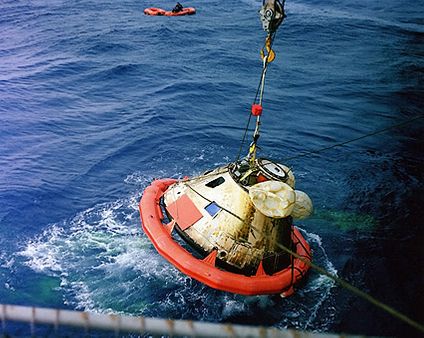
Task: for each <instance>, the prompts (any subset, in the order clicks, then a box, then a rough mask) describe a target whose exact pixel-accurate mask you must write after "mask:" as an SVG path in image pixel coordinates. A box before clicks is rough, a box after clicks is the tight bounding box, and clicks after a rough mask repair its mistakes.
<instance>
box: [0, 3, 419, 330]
mask: <svg viewBox="0 0 424 338" xmlns="http://www.w3.org/2000/svg"><path fill="white" fill-rule="evenodd" d="M156 5H158V3H157V2H156V3H155V2H151V1H145V0H141V1H131V0H123V1H101V0H98V1H76V0H70V1H62V0H49V1H44V0H38V1H29V0H27V1H23V0H13V1H12V0H9V1H6V0H1V1H0V32H1V34H0V234H1V236H0V303H10V304H21V305H35V306H48V307H58V308H65V309H78V310H90V311H95V312H100V313H117V314H129V315H145V316H155V317H162V318H174V319H181V318H183V319H194V320H205V321H212V322H232V323H243V324H252V325H270V326H274V327H277V328H297V329H304V330H311V331H319V332H345V333H351V334H367V335H390V336H399V337H401V336H402V337H403V336H405V337H411V336H418V333H417V332H416V331H415V330H414V329H412V328H410V327H409V326H407V325H406V324H403V323H402V322H400V321H399V320H397V319H394V318H392V317H391V316H390V315H388V314H386V313H384V312H382V311H381V310H379V309H377V308H375V307H374V306H373V305H370V304H368V303H367V302H365V301H363V300H360V299H358V298H357V297H356V296H354V295H352V294H351V293H349V292H348V291H346V290H343V289H341V288H340V287H338V286H336V285H335V284H334V282H332V281H330V280H328V279H327V278H325V277H322V276H319V275H318V274H317V273H314V272H312V273H311V274H310V275H309V277H308V279H307V280H306V282H305V283H304V284H303V285H302V286H300V287H299V288H298V290H297V292H296V294H295V295H294V296H292V297H290V298H288V299H280V298H279V297H278V296H261V297H244V296H239V295H232V294H228V293H224V292H220V291H216V290H212V289H210V288H208V287H206V286H203V285H202V284H200V283H198V282H196V281H194V280H192V279H190V278H188V277H186V276H184V275H183V274H182V273H180V272H179V271H178V270H176V269H175V268H174V267H172V266H171V265H170V264H168V263H167V262H166V261H165V260H164V259H163V258H161V256H159V254H157V253H156V251H155V250H154V248H153V246H152V245H151V243H150V242H149V240H148V239H147V237H146V236H145V235H144V233H143V231H142V230H141V227H140V220H139V213H138V201H139V199H140V197H141V194H142V192H143V190H144V188H145V187H146V186H147V185H148V184H149V182H151V181H152V180H153V179H154V178H157V177H175V178H178V177H183V176H185V175H189V176H191V175H195V174H198V173H200V172H203V171H204V170H206V169H209V168H213V167H215V166H217V165H221V164H224V163H227V162H229V161H232V160H234V159H235V158H236V156H237V152H238V149H239V146H240V140H241V137H242V135H243V131H244V127H245V125H246V120H247V117H248V114H249V108H250V104H251V103H252V100H253V98H254V95H255V92H256V87H257V85H258V81H259V77H260V72H261V67H262V65H261V61H260V59H259V54H258V52H259V49H260V48H261V46H262V44H263V41H264V38H265V33H264V32H263V31H262V28H261V24H260V21H259V18H258V15H257V11H258V9H259V7H260V5H261V1H257V0H240V1H232V0H230V1H225V2H224V1H216V0H211V1H207V2H200V1H191V2H183V5H185V6H194V7H196V8H197V10H198V12H197V14H196V15H194V16H188V17H174V18H168V17H148V16H145V15H143V9H144V8H146V7H150V6H156ZM160 5H161V6H162V7H165V8H171V7H172V6H173V5H174V3H172V2H166V3H164V2H161V3H160ZM286 10H287V14H288V17H287V19H286V21H285V22H284V24H283V25H282V26H281V27H280V29H279V31H278V34H277V37H276V41H275V43H274V49H275V52H276V53H277V57H276V60H275V61H274V62H273V63H272V64H271V66H270V68H269V71H268V76H267V82H266V89H265V100H264V115H263V124H262V134H261V135H262V136H261V139H260V144H259V145H260V146H261V151H260V155H261V156H264V157H271V158H273V159H275V160H278V161H282V162H284V163H286V164H287V165H290V166H293V170H294V173H295V175H296V179H297V188H298V189H300V190H303V191H305V192H307V193H308V194H309V195H310V196H311V197H312V199H313V201H314V206H315V214H314V216H312V217H311V218H310V219H308V220H305V221H301V222H298V223H297V225H298V227H300V228H301V229H302V232H303V234H304V235H305V237H306V238H307V240H308V241H309V242H310V244H311V246H312V248H313V251H314V260H315V263H316V264H318V265H320V266H322V267H324V268H325V269H327V270H328V271H330V272H332V273H335V274H337V275H338V276H340V277H342V278H344V279H346V280H348V281H349V282H350V283H352V284H353V285H355V286H357V287H358V288H360V289H361V290H364V291H365V292H368V293H370V294H371V295H373V296H375V297H376V298H378V299H380V300H382V301H383V302H385V303H387V304H388V305H390V306H393V307H394V308H396V309H398V310H399V311H401V312H403V313H405V314H407V315H408V316H410V317H411V318H413V319H414V320H416V321H419V322H423V315H422V311H420V309H422V307H423V305H424V299H423V293H422V285H424V281H423V276H424V271H423V267H424V265H423V258H424V252H423V247H422V243H423V239H424V238H423V231H422V220H423V219H424V217H423V216H424V213H423V208H422V205H423V203H424V195H423V160H424V152H423V150H424V147H423V143H424V141H423V136H422V135H423V119H419V120H416V121H415V122H414V123H412V124H409V125H406V126H403V127H400V128H395V129H391V130H390V131H388V132H386V133H381V134H378V135H375V136H373V137H370V138H366V139H362V140H360V141H358V142H355V143H350V144H348V145H346V146H344V147H337V148H333V149H331V150H328V151H325V152H322V153H320V154H317V155H313V156H306V157H301V158H297V159H294V160H290V161H288V162H285V161H284V159H285V158H289V157H292V156H296V155H298V154H300V153H302V152H303V151H307V150H311V149H317V148H321V147H327V146H329V145H332V144H334V143H337V142H343V141H346V140H349V139H353V138H356V137H359V136H361V135H364V134H367V133H370V132H373V131H375V130H377V129H382V128H386V127H388V126H391V125H393V124H396V123H399V122H402V121H405V120H408V119H410V118H414V117H415V116H419V115H422V113H423V111H422V110H423V97H424V96H423V69H424V68H423V67H424V66H423V57H424V43H423V42H424V28H423V27H424V26H423V24H424V19H423V17H422V13H424V5H423V3H422V2H418V1H400V2H399V1H392V0H387V1H384V2H372V1H366V0H359V1H355V2H352V1H346V0H341V1H318V0H312V1H297V0H287V4H286ZM245 151H246V150H245ZM22 330H24V329H23V328H22V327H20V326H12V327H10V328H9V330H8V332H7V333H9V334H13V335H20V334H23V332H25V331H22Z"/></svg>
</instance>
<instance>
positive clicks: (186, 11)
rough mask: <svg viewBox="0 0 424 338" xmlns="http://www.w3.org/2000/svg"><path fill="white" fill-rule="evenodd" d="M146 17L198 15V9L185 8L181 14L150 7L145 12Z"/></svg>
mask: <svg viewBox="0 0 424 338" xmlns="http://www.w3.org/2000/svg"><path fill="white" fill-rule="evenodd" d="M144 14H146V15H158V16H160V15H162V16H181V15H193V14H196V9H195V8H193V7H185V8H184V9H183V10H181V11H180V12H172V11H166V10H164V9H162V8H157V7H150V8H146V9H145V10H144Z"/></svg>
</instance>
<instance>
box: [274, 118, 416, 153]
mask: <svg viewBox="0 0 424 338" xmlns="http://www.w3.org/2000/svg"><path fill="white" fill-rule="evenodd" d="M423 117H424V115H418V116H415V117H412V118H410V119H408V120H405V121H403V122H400V123H397V124H393V125H391V126H388V127H386V128H383V129H379V130H375V131H373V132H370V133H368V134H365V135H361V136H359V137H356V138H354V139H351V140H348V141H344V142H339V143H336V144H332V145H330V146H327V147H323V148H318V149H314V150H309V151H304V152H302V153H300V154H298V155H294V156H291V157H286V158H283V159H282V161H291V160H294V159H298V158H300V157H305V156H311V155H315V154H318V153H321V152H323V151H326V150H330V149H333V148H336V147H341V146H344V145H346V144H349V143H352V142H356V141H359V140H362V139H364V138H367V137H370V136H374V135H377V134H381V133H384V132H386V131H389V130H392V129H395V128H399V127H403V126H404V125H407V124H410V123H412V122H414V121H416V120H419V119H422V118H423Z"/></svg>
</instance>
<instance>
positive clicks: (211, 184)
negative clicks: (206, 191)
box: [206, 176, 225, 188]
mask: <svg viewBox="0 0 424 338" xmlns="http://www.w3.org/2000/svg"><path fill="white" fill-rule="evenodd" d="M224 182H225V178H224V177H222V176H220V177H218V178H215V179H214V180H213V181H210V182H209V183H206V186H207V187H209V188H215V187H217V186H218V185H221V184H222V183H224Z"/></svg>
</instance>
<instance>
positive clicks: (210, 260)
mask: <svg viewBox="0 0 424 338" xmlns="http://www.w3.org/2000/svg"><path fill="white" fill-rule="evenodd" d="M176 182H177V181H176V180H175V179H161V180H155V181H153V183H152V184H151V185H150V186H148V187H147V188H146V189H145V191H144V193H143V197H142V199H141V201H140V204H139V208H140V214H141V221H142V227H143V230H144V232H145V233H146V234H147V236H148V237H149V238H150V240H151V241H152V243H153V245H154V246H155V248H156V250H157V251H158V252H159V253H160V254H161V255H162V256H163V257H164V258H166V259H167V260H168V261H169V262H170V263H172V264H173V265H174V266H176V267H177V268H178V269H179V270H180V271H182V272H183V273H184V274H186V275H188V276H190V277H192V278H194V279H197V280H198V281H200V282H202V283H204V284H206V285H208V286H210V287H212V288H215V289H218V290H222V291H228V292H232V293H238V294H242V295H258V294H275V293H281V294H282V295H283V296H289V295H291V294H292V293H293V285H294V284H295V283H297V282H299V281H300V280H301V279H302V277H304V275H305V274H306V272H307V271H308V269H309V265H308V264H307V263H306V262H305V261H302V260H300V259H297V258H294V259H293V260H292V262H291V264H290V265H289V266H288V267H286V268H284V269H282V270H281V271H277V272H275V273H273V274H272V275H267V274H266V273H265V271H264V269H263V266H262V263H261V264H260V265H259V267H258V269H257V272H256V274H255V275H253V276H246V275H243V274H238V273H233V272H229V271H225V270H222V269H219V268H217V267H216V266H215V261H216V256H217V251H216V250H213V251H212V252H211V253H209V255H207V256H206V257H205V258H204V259H198V258H196V257H194V256H193V255H192V254H191V253H190V252H188V251H187V250H185V249H184V248H183V247H182V246H180V245H179V244H178V243H177V242H176V241H175V240H174V239H173V237H172V231H173V228H174V224H175V223H174V221H171V222H170V223H169V224H164V223H163V219H164V215H163V212H162V209H161V206H160V200H161V198H162V196H163V194H164V193H165V191H166V190H167V189H168V187H169V186H171V185H172V184H174V183H176ZM292 230H293V231H292V241H293V251H296V253H297V254H298V255H299V256H301V257H304V258H305V259H307V260H310V257H311V256H310V254H311V253H310V248H309V245H308V243H307V242H306V241H305V239H304V238H303V236H302V235H301V234H300V232H299V230H298V229H297V228H296V227H294V226H293V228H292Z"/></svg>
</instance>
